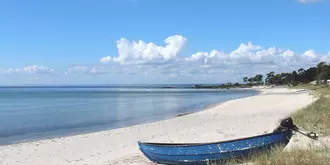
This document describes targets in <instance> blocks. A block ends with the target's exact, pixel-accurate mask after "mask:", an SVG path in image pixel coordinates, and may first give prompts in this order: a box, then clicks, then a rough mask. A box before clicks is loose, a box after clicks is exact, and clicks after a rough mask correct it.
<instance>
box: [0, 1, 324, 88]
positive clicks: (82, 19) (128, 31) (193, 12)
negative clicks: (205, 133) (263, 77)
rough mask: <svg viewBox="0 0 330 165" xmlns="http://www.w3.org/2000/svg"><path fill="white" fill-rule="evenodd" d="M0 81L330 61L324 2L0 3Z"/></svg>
mask: <svg viewBox="0 0 330 165" xmlns="http://www.w3.org/2000/svg"><path fill="white" fill-rule="evenodd" d="M0 58H1V60H0V85H25V84H51V85H54V84H168V83H185V84H186V83H189V84H194V83H225V82H229V81H231V82H241V81H242V78H243V77H245V76H254V75H255V74H265V73H267V72H269V71H275V72H287V71H292V70H296V69H299V68H308V67H310V66H313V65H315V64H316V63H318V62H320V61H325V62H330V0H272V1H265V0H244V1H243V0H240V1H239V0H194V1H191V0H189V1H188V0H180V1H179V0H94V1H92V0H70V1H68V0H49V1H44V0H30V1H23V0H10V1H9V0H7V1H0Z"/></svg>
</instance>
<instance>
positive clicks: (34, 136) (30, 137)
mask: <svg viewBox="0 0 330 165" xmlns="http://www.w3.org/2000/svg"><path fill="white" fill-rule="evenodd" d="M196 90H212V91H214V90H219V91H225V92H227V91H228V90H227V89H196ZM237 90H238V91H243V92H255V94H253V95H252V96H256V95H260V93H261V92H260V91H259V90H258V89H253V88H240V89H229V91H237ZM246 97H251V96H245V97H240V98H246ZM240 98H231V99H229V100H225V101H220V102H217V103H213V104H209V105H205V106H203V107H194V108H190V110H189V111H187V112H181V113H178V114H174V115H173V116H168V117H165V118H164V119H162V120H149V121H147V122H140V123H137V124H133V125H124V126H120V127H111V126H109V127H108V126H91V127H89V128H88V129H86V130H84V127H78V128H75V131H74V132H67V130H66V129H60V130H54V131H46V132H37V133H30V134H24V135H14V136H8V137H3V138H12V139H14V140H13V141H12V142H1V143H0V146H7V145H14V144H21V143H30V142H37V141H42V140H51V139H57V138H66V137H71V136H78V135H85V134H91V133H97V132H104V131H111V130H115V129H123V128H126V127H132V126H138V125H144V124H149V123H155V122H160V121H165V120H170V119H173V118H177V117H182V116H186V115H191V114H194V113H198V112H201V111H205V110H207V109H209V108H212V107H215V106H217V105H220V104H222V103H224V102H227V101H231V100H236V99H240ZM187 110H188V108H187ZM54 134H55V135H54ZM38 135H39V136H41V137H39V138H38ZM21 136H25V137H26V139H21ZM0 141H1V138H0Z"/></svg>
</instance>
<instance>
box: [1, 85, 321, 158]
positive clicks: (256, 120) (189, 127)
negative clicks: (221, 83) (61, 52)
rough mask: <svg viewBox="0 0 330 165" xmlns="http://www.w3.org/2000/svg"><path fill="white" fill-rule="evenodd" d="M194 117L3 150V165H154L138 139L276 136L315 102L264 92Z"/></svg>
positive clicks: (281, 91)
mask: <svg viewBox="0 0 330 165" xmlns="http://www.w3.org/2000/svg"><path fill="white" fill-rule="evenodd" d="M260 91H261V94H260V95H257V96H252V97H247V98H242V99H237V100H231V101H227V102H224V103H220V104H218V105H216V106H213V107H210V108H208V109H206V110H204V111H200V112H197V113H194V114H190V115H185V116H181V117H176V118H173V119H169V120H164V121H160V122H155V123H149V124H143V125H137V126H132V127H127V128H120V129H115V130H109V131H102V132H96V133H89V134H82V135H76V136H70V137H62V138H55V139H47V140H41V141H35V142H26V143H21V144H14V145H7V146H0V164H1V165H7V164H8V165H45V164H47V165H65V164H74V165H87V164H88V165H110V164H111V165H112V164H113V165H115V164H139V165H140V164H150V162H149V161H148V160H147V159H146V158H145V157H144V156H143V155H142V153H141V152H140V151H139V150H138V146H137V141H150V142H215V141H222V140H228V139H235V138H242V137H247V136H255V135H257V134H263V133H265V132H271V131H272V130H273V129H274V128H275V127H276V126H277V124H278V121H279V120H280V119H282V118H284V117H286V116H289V115H290V114H291V113H292V112H294V111H296V110H298V109H300V108H303V107H305V106H307V105H308V104H310V103H312V102H313V100H315V98H313V97H312V95H310V93H309V92H308V91H307V92H306V91H305V92H299V91H297V90H290V89H286V88H272V89H260Z"/></svg>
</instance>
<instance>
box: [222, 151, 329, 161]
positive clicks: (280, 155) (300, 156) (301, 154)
mask: <svg viewBox="0 0 330 165" xmlns="http://www.w3.org/2000/svg"><path fill="white" fill-rule="evenodd" d="M329 154H330V153H328V151H325V150H319V151H313V152H311V150H307V149H304V150H303V149H293V150H291V151H289V152H283V147H275V148H274V149H272V150H271V151H269V152H268V153H265V154H262V155H258V156H254V157H251V158H249V159H247V160H245V161H244V162H242V161H236V160H233V161H231V162H227V163H225V164H226V165H236V164H245V165H328V164H329V162H330V157H329ZM217 165H220V163H218V164H217Z"/></svg>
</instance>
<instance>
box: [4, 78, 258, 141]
mask: <svg viewBox="0 0 330 165" xmlns="http://www.w3.org/2000/svg"><path fill="white" fill-rule="evenodd" d="M189 85H192V84H189ZM164 86H173V84H157V85H156V84H154V85H153V86H152V85H150V84H148V85H140V86H137V85H134V86H132V85H130V86H129V85H121V86H114V85H111V86H86V85H82V86H81V85H76V86H32V87H31V86H10V87H9V86H1V87H0V144H2V145H6V144H13V143H20V142H25V141H34V140H41V139H48V138H55V137H62V136H70V135H76V134H82V133H90V132H97V131H103V130H109V129H116V128H122V127H128V126H133V125H138V124H144V123H150V122H155V121H160V120H165V119H169V118H173V117H176V116H177V115H180V114H183V113H194V112H197V111H200V110H203V109H205V108H206V107H208V106H210V105H214V104H217V103H220V102H224V101H228V100H232V99H238V98H243V97H248V96H253V95H256V94H258V92H257V91H254V90H241V89H229V90H227V89H189V88H186V87H187V84H179V86H176V87H178V88H174V89H164V88H162V87H164ZM189 87H190V86H189Z"/></svg>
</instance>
